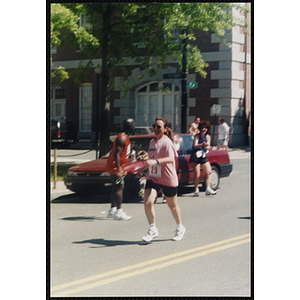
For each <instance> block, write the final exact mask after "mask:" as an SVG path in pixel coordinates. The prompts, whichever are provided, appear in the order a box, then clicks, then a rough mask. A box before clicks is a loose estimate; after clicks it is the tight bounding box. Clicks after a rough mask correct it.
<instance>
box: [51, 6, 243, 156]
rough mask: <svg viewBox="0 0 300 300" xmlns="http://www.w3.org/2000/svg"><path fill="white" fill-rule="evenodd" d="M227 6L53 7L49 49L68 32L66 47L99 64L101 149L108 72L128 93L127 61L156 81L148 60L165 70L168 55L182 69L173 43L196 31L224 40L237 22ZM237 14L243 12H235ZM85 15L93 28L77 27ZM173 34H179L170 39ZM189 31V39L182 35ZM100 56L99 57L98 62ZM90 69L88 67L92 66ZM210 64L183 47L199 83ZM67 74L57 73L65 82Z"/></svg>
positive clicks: (178, 46) (104, 136) (104, 144)
mask: <svg viewBox="0 0 300 300" xmlns="http://www.w3.org/2000/svg"><path fill="white" fill-rule="evenodd" d="M231 7H232V4H229V3H202V2H201V3H181V2H180V3H151V2H150V3H92V4H85V3H80V4H78V3H77V4H76V3H71V4H64V5H60V4H52V7H51V8H52V9H51V45H52V46H54V45H57V46H61V45H62V43H61V39H60V37H61V29H62V28H64V27H65V28H67V29H68V34H67V35H65V37H64V41H65V42H68V43H80V44H85V47H84V48H83V49H82V52H85V53H86V54H87V55H89V57H90V58H91V59H93V58H99V55H101V58H102V73H101V87H102V88H101V91H102V94H101V126H100V128H101V132H100V139H101V149H100V155H102V154H104V153H105V152H106V151H107V146H108V145H107V141H108V139H109V136H108V134H109V130H108V128H107V123H108V122H107V120H108V111H107V110H106V109H105V104H106V103H107V102H109V89H110V88H112V87H113V84H114V83H113V80H112V76H111V74H112V71H113V70H114V69H116V68H120V69H122V70H123V72H124V82H123V89H124V90H126V86H127V83H128V82H127V80H126V77H127V74H126V69H125V67H122V65H123V66H124V65H125V63H126V59H127V60H135V61H137V62H139V63H140V64H142V66H143V67H144V68H146V69H148V71H149V72H150V74H152V75H154V74H155V70H154V69H153V67H152V64H151V62H152V58H153V57H159V62H158V65H159V67H160V68H163V67H164V62H165V60H166V58H167V56H168V55H172V56H173V58H174V59H175V60H176V61H179V63H180V64H181V58H182V43H180V42H178V43H176V42H174V41H175V40H176V38H177V39H178V38H179V39H180V40H183V39H185V38H186V39H188V40H190V41H191V40H195V39H196V37H195V34H194V31H195V30H196V29H198V30H199V29H200V30H202V31H208V30H210V31H213V32H214V33H216V34H217V35H218V36H220V37H223V36H224V34H225V30H226V29H230V28H231V27H232V26H233V25H234V22H235V20H234V19H233V17H232V14H231V12H230V8H231ZM237 7H238V9H241V8H240V7H239V6H237ZM81 14H83V15H85V16H86V17H87V21H88V23H89V24H91V26H88V27H86V28H84V27H79V26H78V23H77V22H78V20H79V16H80V15H81ZM174 28H177V29H178V30H179V32H180V35H179V36H175V35H174V30H173V29H174ZM186 28H188V29H189V30H188V33H187V32H186V31H184V30H185V29H186ZM224 42H225V41H224ZM97 56H98V57H97ZM90 66H91V65H90ZM207 66H208V64H207V63H206V62H205V61H204V60H203V59H202V56H201V52H200V49H198V48H197V46H195V45H194V46H193V45H191V44H188V46H187V70H189V69H192V68H194V69H195V72H196V73H200V75H201V76H202V77H205V76H206V72H205V68H206V67H207ZM64 72H65V70H62V69H61V70H60V74H62V75H61V77H62V78H66V76H67V74H64Z"/></svg>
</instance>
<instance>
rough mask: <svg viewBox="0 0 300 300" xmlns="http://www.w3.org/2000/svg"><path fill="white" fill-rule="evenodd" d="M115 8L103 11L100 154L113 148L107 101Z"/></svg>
mask: <svg viewBox="0 0 300 300" xmlns="http://www.w3.org/2000/svg"><path fill="white" fill-rule="evenodd" d="M112 12H113V8H112V6H111V5H108V6H107V9H106V11H104V13H103V35H102V41H101V45H102V76H101V79H102V82H101V86H102V87H101V117H100V154H99V155H100V156H99V157H101V156H102V155H104V154H105V153H107V152H108V151H109V150H110V148H111V143H110V141H109V131H110V128H109V110H110V108H109V106H108V107H107V105H106V103H109V102H110V99H109V81H110V71H109V57H110V55H109V52H110V49H109V40H110V33H111V24H110V20H111V15H112Z"/></svg>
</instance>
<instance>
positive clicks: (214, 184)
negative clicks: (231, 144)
mask: <svg viewBox="0 0 300 300" xmlns="http://www.w3.org/2000/svg"><path fill="white" fill-rule="evenodd" d="M211 170H212V172H211V176H210V187H211V188H212V189H213V190H214V191H215V190H216V189H217V188H218V187H219V184H220V171H219V169H218V168H217V167H216V166H211Z"/></svg>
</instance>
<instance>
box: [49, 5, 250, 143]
mask: <svg viewBox="0 0 300 300" xmlns="http://www.w3.org/2000/svg"><path fill="white" fill-rule="evenodd" d="M249 5H250V4H249ZM233 13H234V14H235V15H236V16H238V17H239V18H247V19H248V23H249V28H251V25H250V20H251V13H250V12H249V13H247V14H243V15H241V14H240V13H238V12H236V11H233ZM249 31H250V30H249ZM225 39H226V40H227V42H230V43H231V47H228V46H226V45H225V44H223V43H220V41H219V39H218V37H217V36H216V35H215V34H212V33H211V32H199V33H198V36H197V40H196V41H195V43H197V46H198V48H199V49H200V50H201V54H202V57H203V59H204V60H205V61H206V62H208V63H209V67H208V68H207V69H206V71H207V77H206V78H205V79H203V78H201V77H200V75H199V74H196V73H193V70H190V71H189V74H188V75H187V81H191V82H197V83H198V88H196V89H188V109H187V123H188V124H187V126H188V125H189V124H190V123H192V122H193V121H194V119H195V116H200V117H201V119H202V120H209V121H210V122H211V124H212V125H213V123H214V121H215V120H214V116H211V107H212V106H213V105H214V104H217V105H221V114H220V117H223V118H225V121H226V122H227V123H228V125H229V126H230V141H229V146H231V147H232V146H233V147H234V146H238V145H244V144H245V143H246V141H247V139H246V137H247V127H248V123H249V122H248V121H249V120H248V119H249V116H250V111H251V35H245V33H244V31H243V28H242V27H241V26H236V27H234V28H233V29H232V30H228V31H226V34H225ZM101 61H102V60H101V58H99V59H94V60H93V61H92V63H93V66H94V67H95V66H97V65H99V66H101ZM157 61H158V59H155V58H154V59H153V62H152V64H153V67H154V68H155V69H157V74H156V75H154V76H152V77H150V76H149V73H147V72H146V70H144V69H142V67H141V66H140V65H138V64H137V63H135V62H129V63H127V64H126V68H127V69H128V71H129V76H128V79H129V93H128V94H127V95H126V96H125V95H124V93H123V92H122V91H121V90H120V89H119V88H118V83H119V82H120V80H121V74H118V73H117V72H114V74H113V76H114V79H115V81H116V85H115V87H114V88H113V89H112V90H110V103H108V104H107V106H108V109H109V111H110V119H109V126H108V127H109V131H110V132H111V133H115V132H117V131H118V125H120V124H122V122H123V120H124V119H125V118H127V117H131V118H134V120H135V122H136V125H137V126H143V125H145V126H151V125H152V124H153V122H154V119H155V117H157V116H164V117H166V118H167V119H168V120H169V122H171V124H172V128H173V130H174V131H175V132H180V128H181V79H163V75H164V74H166V73H178V72H180V69H179V64H178V62H176V61H174V60H173V59H171V58H169V59H167V61H166V65H167V66H168V68H167V69H163V70H162V69H158V67H157ZM88 62H89V59H88V57H86V56H85V55H84V54H82V53H80V52H78V48H74V47H69V46H67V45H66V46H65V47H64V48H62V49H52V67H53V68H56V67H59V66H63V67H65V68H66V70H67V71H68V72H69V73H72V72H73V71H74V70H75V68H76V67H77V66H78V65H80V64H81V65H86V64H87V63H88ZM141 75H144V77H143V79H142V80H139V78H140V77H141ZM158 87H161V88H163V89H158ZM96 88H97V75H96V74H95V68H91V69H90V70H89V72H88V74H86V76H85V79H84V81H82V82H81V83H80V84H79V85H78V84H75V82H74V80H73V79H72V78H69V79H68V80H65V81H64V82H63V83H61V84H56V83H55V81H54V80H53V82H52V84H51V118H55V119H61V118H62V119H67V120H69V121H72V122H73V123H74V124H75V126H76V127H77V128H78V136H79V138H84V139H93V138H94V135H95V128H96V126H95V122H96V117H95V116H96V94H97V93H96V92H97V90H96ZM164 88H168V92H166V91H165V89H164ZM215 124H216V126H215V127H214V126H212V128H211V130H213V128H215V136H214V145H215V144H216V141H217V128H218V118H217V119H216V123H215ZM212 134H213V132H212V131H211V135H212Z"/></svg>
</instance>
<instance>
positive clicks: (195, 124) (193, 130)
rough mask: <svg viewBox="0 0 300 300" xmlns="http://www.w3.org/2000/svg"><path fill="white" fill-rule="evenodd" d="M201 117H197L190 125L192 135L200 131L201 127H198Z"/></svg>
mask: <svg viewBox="0 0 300 300" xmlns="http://www.w3.org/2000/svg"><path fill="white" fill-rule="evenodd" d="M200 121H201V119H200V117H197V118H196V119H195V121H194V122H193V123H192V124H191V125H190V127H189V133H190V134H192V135H196V134H197V133H199V129H198V126H199V124H200Z"/></svg>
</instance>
